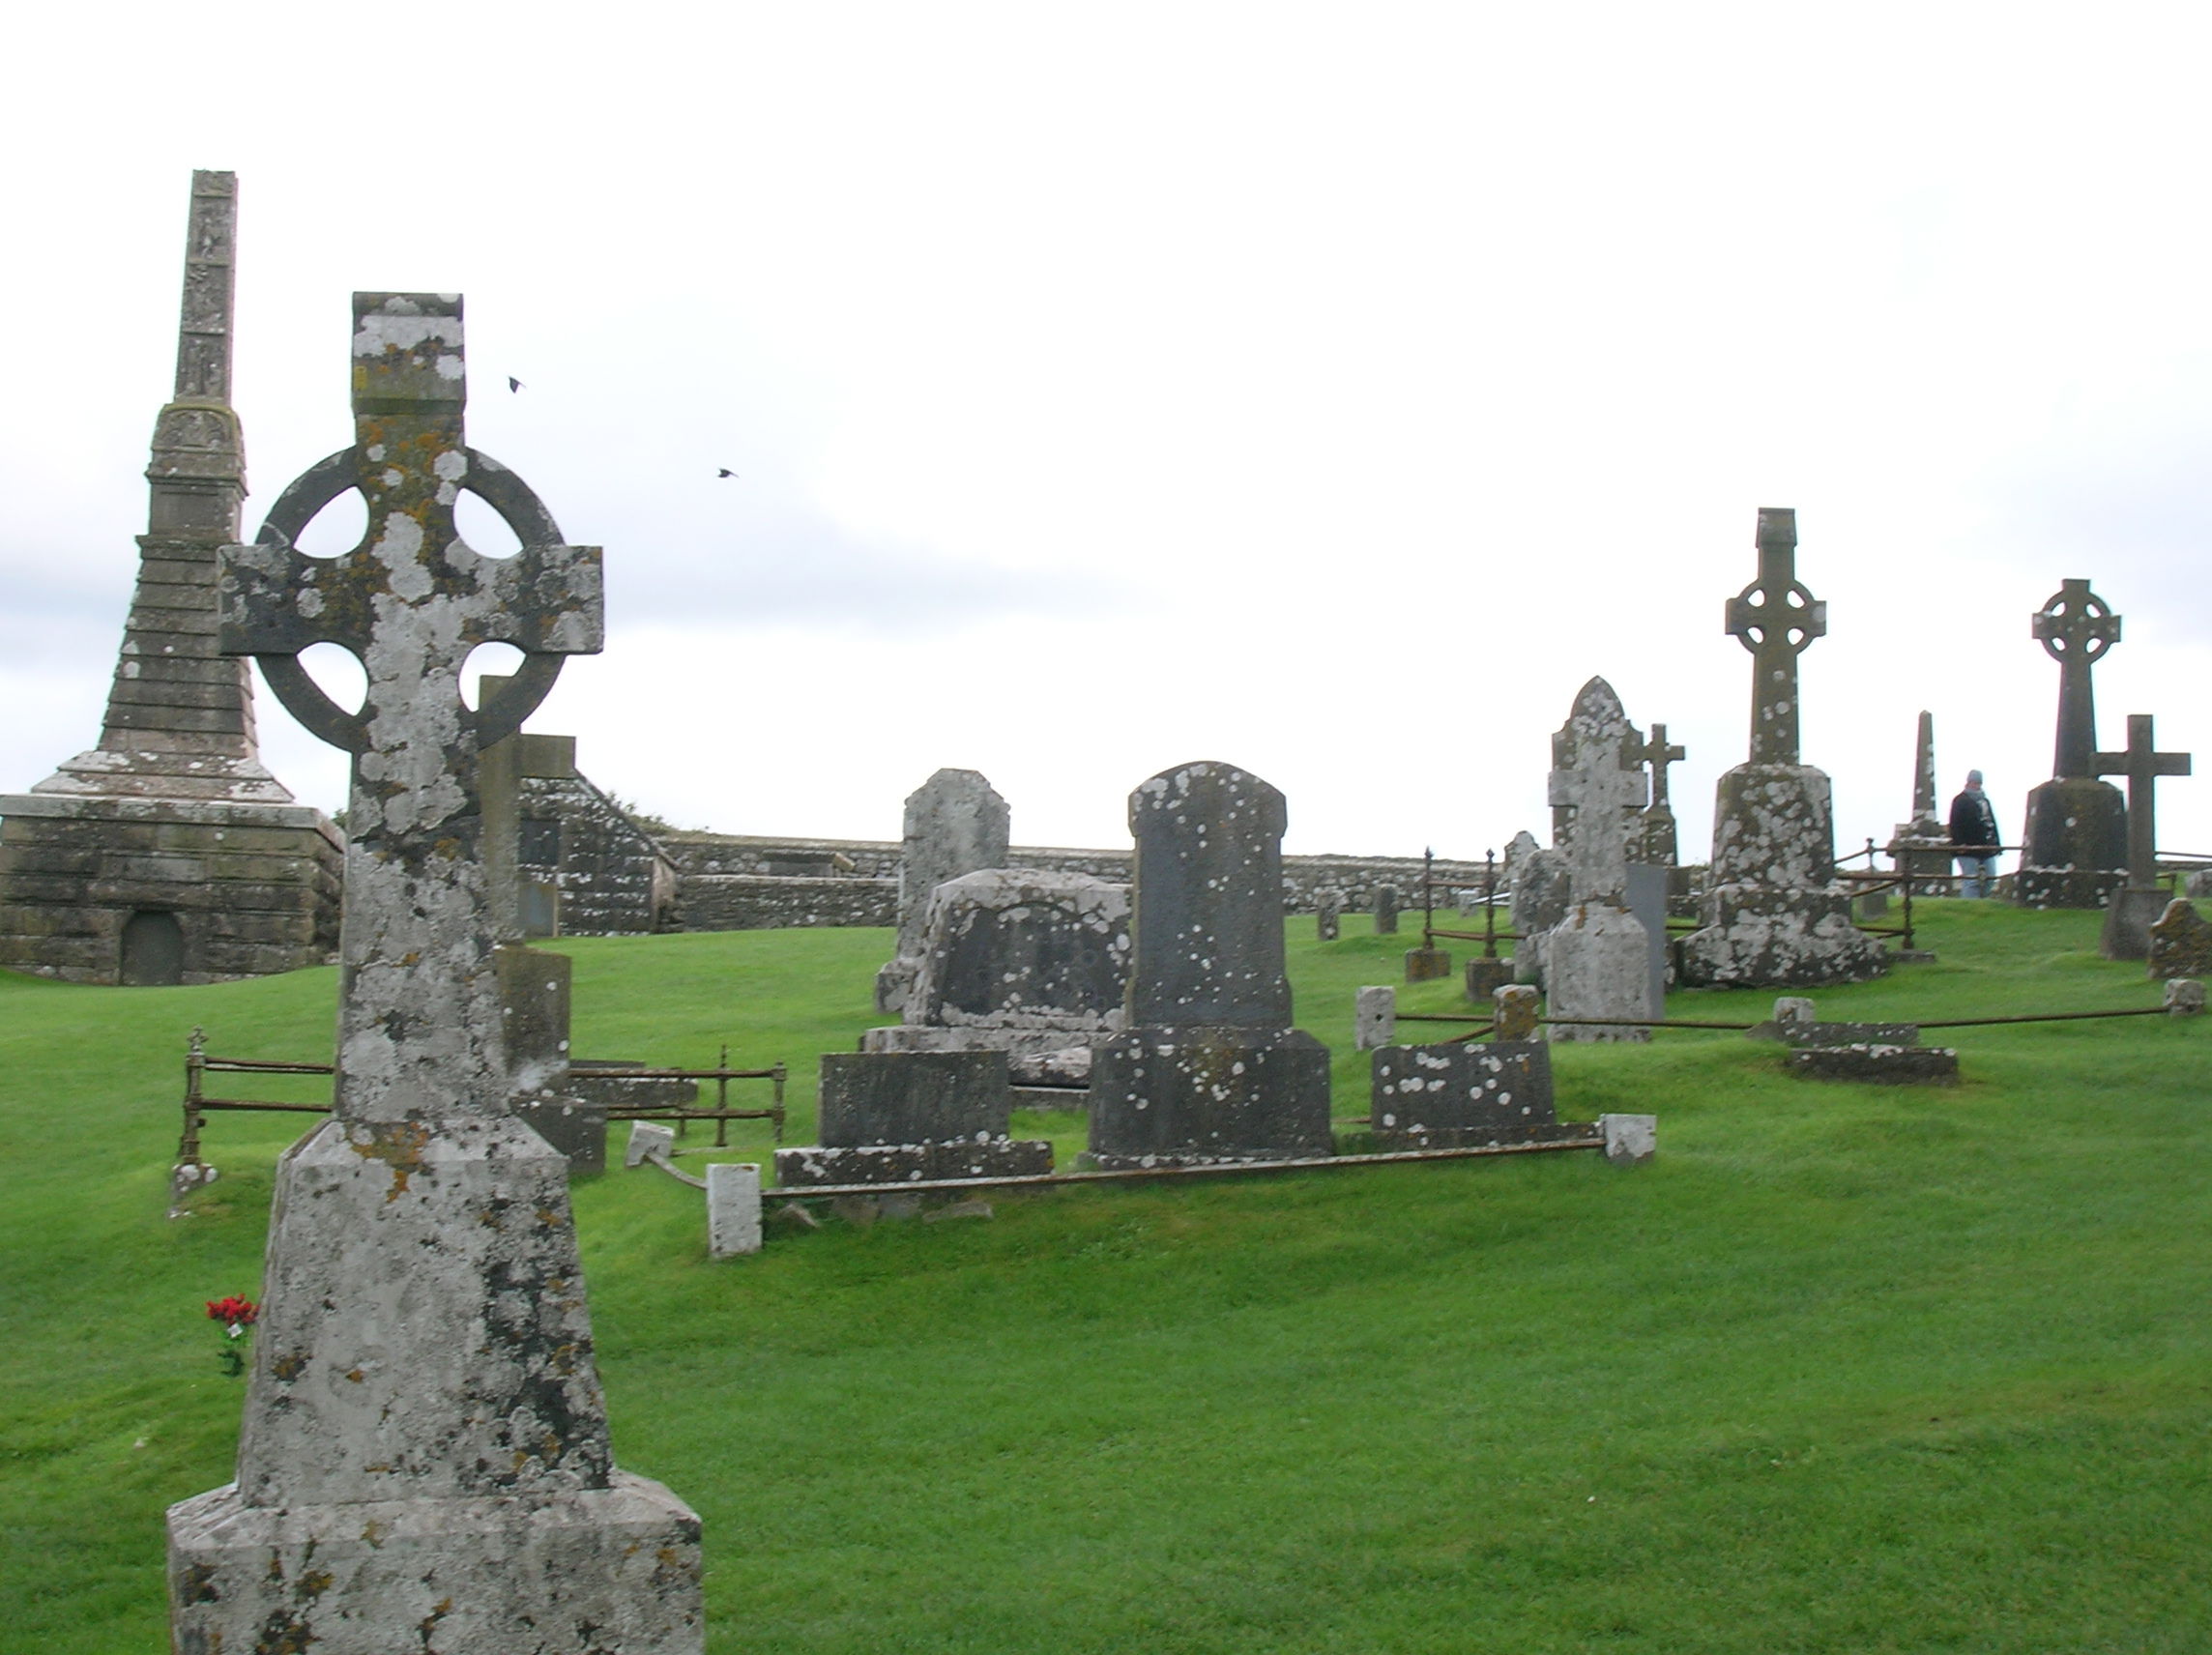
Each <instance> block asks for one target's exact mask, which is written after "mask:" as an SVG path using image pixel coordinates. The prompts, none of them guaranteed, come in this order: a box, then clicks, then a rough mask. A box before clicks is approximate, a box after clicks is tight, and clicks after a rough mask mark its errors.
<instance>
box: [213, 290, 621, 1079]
mask: <svg viewBox="0 0 2212 1655" xmlns="http://www.w3.org/2000/svg"><path fill="white" fill-rule="evenodd" d="M353 305H354V335H353V410H354V434H355V442H354V446H353V447H352V448H350V449H345V450H340V451H339V452H337V453H335V454H333V455H331V456H330V457H329V458H328V459H325V460H323V461H321V462H320V463H318V464H316V465H314V466H311V467H310V468H308V470H307V471H306V472H305V473H303V474H302V475H301V476H300V477H299V478H298V479H296V480H295V481H294V482H293V483H292V485H291V486H290V487H288V488H287V489H285V490H284V492H283V494H282V495H281V496H280V497H279V498H278V499H277V504H276V505H275V506H274V507H273V508H271V509H270V513H269V518H268V521H267V522H266V523H264V524H263V525H262V529H261V535H260V537H259V539H258V540H256V541H255V543H254V544H252V545H249V546H239V545H233V546H226V547H225V548H224V549H223V565H222V585H221V591H220V595H219V616H220V624H221V648H222V650H223V653H226V654H234V655H248V654H249V655H252V656H254V657H255V658H256V659H257V660H258V661H259V662H260V663H261V670H262V673H263V675H264V676H265V677H266V678H267V679H268V681H269V684H270V687H271V688H272V689H274V690H275V691H276V692H277V698H278V699H279V700H281V701H282V702H283V703H284V705H285V707H286V708H287V709H288V710H289V711H291V712H292V714H293V716H294V717H296V718H298V719H299V720H300V722H301V723H302V724H304V725H306V727H307V728H308V729H309V730H310V731H312V732H313V733H314V734H315V735H317V736H320V737H321V738H322V739H323V740H326V741H329V742H331V743H332V744H333V745H335V746H338V747H343V748H344V749H345V750H346V751H348V752H350V753H351V754H352V755H353V785H352V792H351V797H350V799H349V807H348V811H349V813H348V817H347V825H348V832H349V838H350V843H349V845H348V848H347V852H346V879H345V917H344V924H343V929H342V932H341V936H340V956H341V959H342V962H343V973H344V974H343V980H342V983H341V987H340V995H339V1012H338V1061H337V1071H338V1077H337V1093H336V1111H337V1114H338V1116H339V1118H341V1119H355V1120H364V1121H381V1122H394V1121H400V1120H420V1119H422V1118H426V1117H436V1116H440V1115H447V1114H453V1113H459V1114H474V1115H484V1114H493V1113H497V1112H499V1111H501V1110H504V1108H505V1107H506V1072H505V1063H504V1060H503V1054H502V1041H501V1038H500V1004H499V999H498V992H497V983H496V979H495V976H494V971H493V964H492V945H493V943H494V942H495V941H496V939H495V938H494V937H493V935H492V928H491V925H490V923H489V920H488V917H487V911H486V902H485V888H484V874H483V865H482V859H481V838H482V821H481V805H480V795H479V781H478V764H477V756H478V754H479V752H480V750H481V749H482V748H484V747H485V746H488V745H490V744H491V743H492V742H494V741H497V740H500V739H501V738H503V737H506V736H509V735H512V734H513V733H514V732H515V731H516V730H517V729H518V728H519V727H520V726H521V724H522V721H523V719H525V718H526V717H528V716H529V715H530V713H531V711H532V710H534V709H535V708H536V707H537V706H538V703H539V702H540V701H542V700H543V699H544V697H545V694H546V692H547V691H548V690H550V689H551V688H552V686H553V681H554V680H555V678H556V677H558V676H559V674H560V671H561V664H562V658H563V657H564V656H566V655H570V654H591V653H596V652H597V650H598V649H599V647H600V634H601V600H600V571H599V550H598V548H597V546H569V545H564V544H562V543H561V532H560V530H559V529H558V528H557V527H556V526H555V524H554V522H553V518H552V516H551V514H550V513H548V512H547V511H546V509H545V508H544V506H543V505H542V504H541V503H540V502H539V501H538V496H537V495H536V494H535V493H534V492H533V491H532V490H531V489H530V487H529V486H528V485H527V484H526V483H524V482H523V481H522V480H521V479H519V478H517V477H516V476H515V475H514V474H513V473H512V472H510V471H509V470H507V469H506V468H505V467H504V466H501V465H500V464H498V463H497V462H496V461H494V460H491V459H488V458H487V457H485V456H484V455H482V454H480V453H478V452H477V451H476V450H473V449H471V448H470V447H469V446H468V444H467V441H466V439H465V436H464V433H463V428H462V410H463V407H464V406H465V404H466V402H467V381H466V377H465V363H464V357H463V351H462V330H461V301H460V297H459V295H457V294H424V293H412V294H410V293H357V294H355V295H354V301H353ZM349 489H358V490H360V491H361V494H362V495H363V497H364V501H365V502H366V505H367V508H368V530H367V533H366V535H365V536H364V537H363V539H362V542H361V544H360V545H358V546H356V547H355V548H354V549H353V550H352V551H350V552H348V553H346V554H345V555H344V556H342V557H338V558H330V559H325V558H313V557H308V556H306V555H305V554H303V553H302V552H300V551H299V550H297V549H296V547H295V544H294V542H295V541H296V540H297V539H298V537H299V536H300V534H301V532H302V531H303V530H304V529H306V526H307V524H308V522H309V521H310V520H312V519H313V517H314V516H315V514H316V513H317V512H318V511H320V510H321V509H322V508H324V507H325V506H327V505H329V504H330V503H331V502H332V501H333V500H335V499H336V498H337V497H338V496H339V495H340V494H343V493H345V492H346V491H347V490H349ZM464 492H465V493H472V494H475V495H478V496H479V497H480V498H481V499H482V500H483V501H484V502H485V503H486V504H487V505H489V506H490V507H491V508H493V509H494V510H495V511H497V512H498V513H499V514H500V516H501V517H502V518H504V519H505V520H506V522H507V525H508V527H509V528H510V529H511V530H513V532H514V536H515V538H516V539H517V540H519V541H520V542H521V550H520V551H518V552H517V553H516V554H515V555H514V556H512V557H510V558H492V557H487V556H485V555H484V554H482V553H480V552H478V551H476V550H475V549H473V548H472V547H470V546H469V545H468V543H467V542H466V541H464V540H463V539H462V538H461V537H460V535H459V533H458V532H457V530H456V528H455V526H454V522H453V507H454V504H455V502H456V501H457V500H458V499H459V498H460V496H461V495H462V494H463V493H464ZM318 643H335V644H338V645H341V646H343V647H344V648H345V649H347V650H350V651H351V652H352V653H354V654H355V655H356V656H357V657H358V658H359V659H360V661H361V663H362V666H363V668H364V670H365V672H366V675H367V679H368V692H367V695H366V697H365V699H364V701H363V703H362V706H361V709H360V711H357V712H348V711H344V710H343V709H341V708H339V707H338V706H337V705H335V703H334V702H332V701H331V699H330V698H329V697H328V696H327V695H325V694H324V693H323V692H322V690H321V689H320V688H319V687H318V686H317V685H316V683H315V682H314V681H313V680H312V679H311V678H309V677H308V676H307V673H306V669H305V668H303V667H302V666H301V664H300V652H301V651H303V650H305V649H306V648H307V647H308V646H310V645H313V644H318ZM488 643H504V644H512V645H514V646H515V647H516V648H518V649H520V650H521V651H522V652H523V661H522V665H521V667H520V668H519V670H517V671H516V673H515V674H514V675H513V677H512V678H511V679H510V680H509V682H507V683H506V684H505V685H504V686H503V687H502V688H500V689H499V690H498V691H497V692H496V693H494V694H491V695H489V696H487V697H485V700H484V705H483V706H481V707H480V708H478V709H476V710H475V711H471V710H470V709H469V707H468V706H467V705H466V703H465V702H464V701H463V700H462V698H461V669H462V665H463V663H464V662H466V661H467V659H468V657H469V653H470V652H471V651H473V650H474V649H476V647H477V646H478V645H480V644H488Z"/></svg>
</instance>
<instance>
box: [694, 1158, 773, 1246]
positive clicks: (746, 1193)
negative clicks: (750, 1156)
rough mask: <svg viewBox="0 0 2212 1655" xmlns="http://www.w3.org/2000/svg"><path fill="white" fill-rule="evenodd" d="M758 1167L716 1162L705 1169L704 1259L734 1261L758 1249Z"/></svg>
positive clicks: (759, 1229)
mask: <svg viewBox="0 0 2212 1655" xmlns="http://www.w3.org/2000/svg"><path fill="white" fill-rule="evenodd" d="M760 1172H761V1170H760V1167H759V1166H758V1164H756V1163H754V1162H751V1161H716V1162H714V1163H713V1164H712V1165H711V1166H709V1167H708V1169H707V1257H709V1258H710V1259H735V1258H737V1257H738V1256H739V1255H741V1254H743V1253H757V1252H759V1251H760V1249H761V1181H760Z"/></svg>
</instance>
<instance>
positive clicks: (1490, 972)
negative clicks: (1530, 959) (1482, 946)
mask: <svg viewBox="0 0 2212 1655" xmlns="http://www.w3.org/2000/svg"><path fill="white" fill-rule="evenodd" d="M1512 980H1513V962H1512V961H1511V960H1510V959H1484V958H1483V957H1482V956H1481V955H1479V954H1477V955H1476V956H1475V957H1474V958H1473V959H1471V960H1470V961H1468V963H1467V998H1468V1001H1469V1002H1470V1004H1473V1005H1489V1004H1490V1003H1492V1002H1491V998H1490V997H1491V996H1492V995H1494V994H1496V993H1497V992H1498V991H1499V989H1501V988H1503V987H1504V986H1505V985H1506V984H1507V983H1509V982H1511V981H1512Z"/></svg>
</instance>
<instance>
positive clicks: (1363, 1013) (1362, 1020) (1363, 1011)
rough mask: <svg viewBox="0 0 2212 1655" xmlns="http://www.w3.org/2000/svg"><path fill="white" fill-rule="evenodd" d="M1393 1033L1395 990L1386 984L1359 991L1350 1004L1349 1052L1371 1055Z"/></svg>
mask: <svg viewBox="0 0 2212 1655" xmlns="http://www.w3.org/2000/svg"><path fill="white" fill-rule="evenodd" d="M1397 1034H1398V991H1397V990H1396V989H1394V988H1392V987H1391V986H1390V985H1389V984H1388V983H1383V984H1381V985H1379V986H1374V987H1368V988H1363V989H1361V990H1360V991H1359V993H1358V995H1357V997H1356V998H1355V999H1354V1000H1353V1011H1352V1045H1353V1050H1354V1051H1360V1052H1372V1051H1373V1050H1375V1048H1376V1047H1378V1046H1387V1045H1389V1044H1390V1043H1391V1042H1392V1041H1393V1040H1395V1039H1396V1038H1397Z"/></svg>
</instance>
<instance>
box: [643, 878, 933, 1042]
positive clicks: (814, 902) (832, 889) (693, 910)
mask: <svg viewBox="0 0 2212 1655" xmlns="http://www.w3.org/2000/svg"><path fill="white" fill-rule="evenodd" d="M677 889H678V891H679V897H678V904H679V908H678V912H679V915H680V917H681V922H682V926H683V929H684V930H686V931H784V930H792V929H797V928H801V927H806V926H815V925H863V926H881V925H895V924H897V923H898V881H897V880H896V879H842V878H835V877H830V876H821V877H809V878H803V879H801V878H797V877H787V876H783V875H774V874H684V875H682V876H681V877H680V878H679V880H678V884H677ZM888 969H889V968H888V967H887V968H886V970H888ZM906 980H909V981H911V978H908V979H906ZM905 1005H906V1002H905V1000H904V997H903V993H902V995H901V998H900V1002H899V1003H898V1004H897V1005H881V1006H878V1007H877V1009H878V1010H879V1011H903V1010H904V1009H905Z"/></svg>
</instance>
